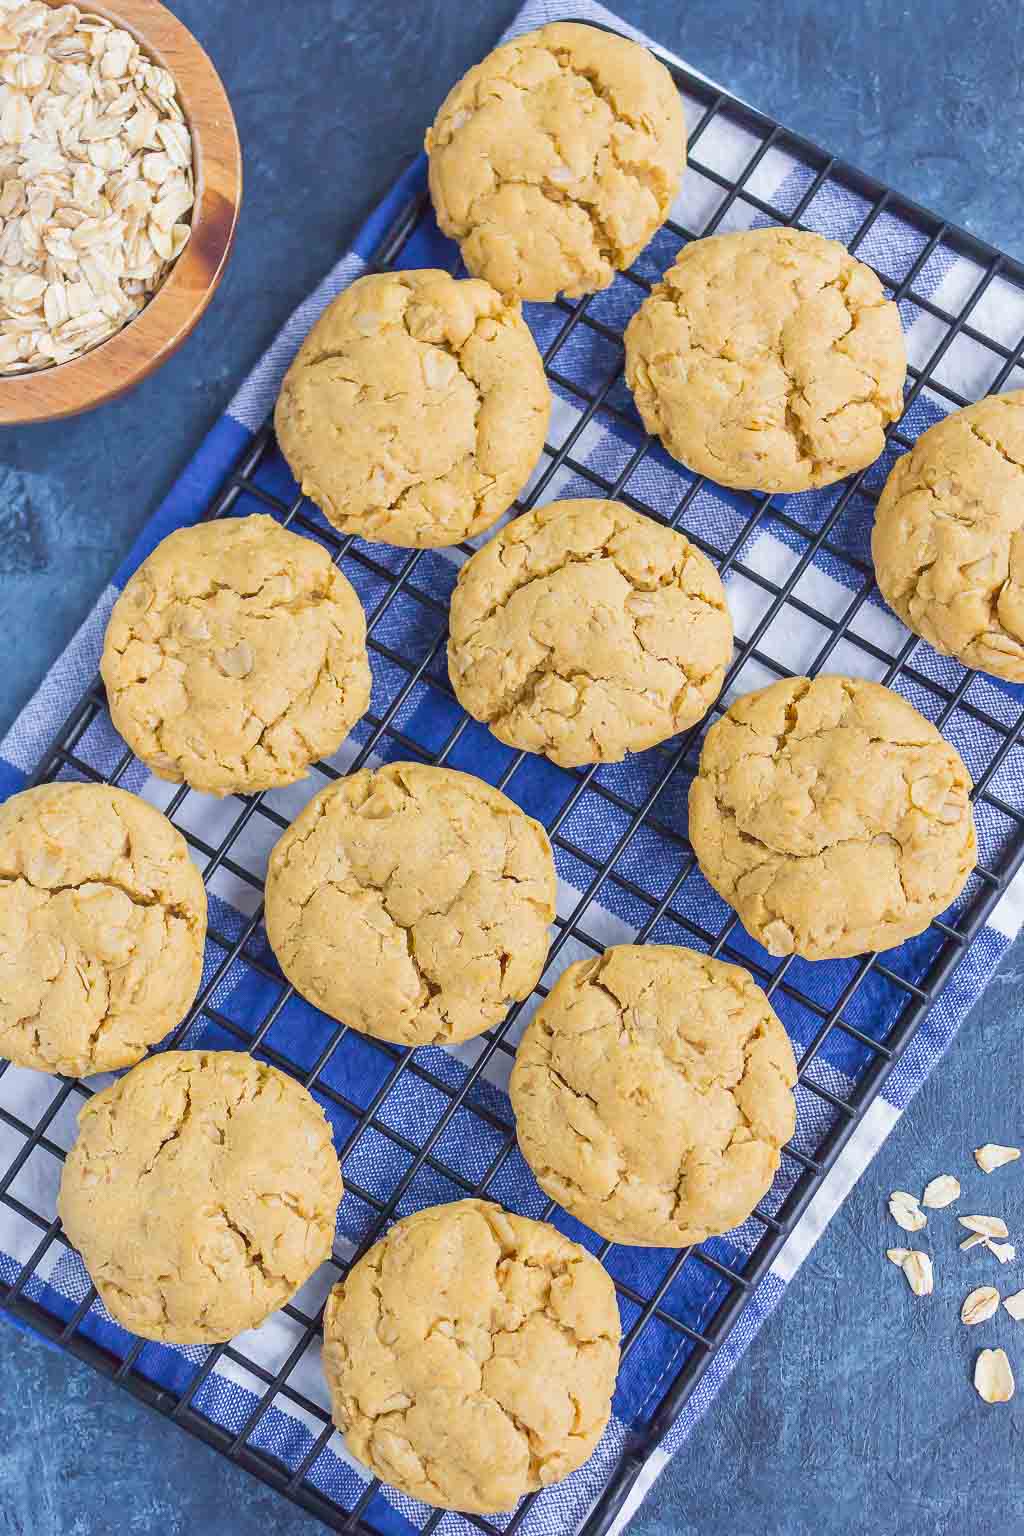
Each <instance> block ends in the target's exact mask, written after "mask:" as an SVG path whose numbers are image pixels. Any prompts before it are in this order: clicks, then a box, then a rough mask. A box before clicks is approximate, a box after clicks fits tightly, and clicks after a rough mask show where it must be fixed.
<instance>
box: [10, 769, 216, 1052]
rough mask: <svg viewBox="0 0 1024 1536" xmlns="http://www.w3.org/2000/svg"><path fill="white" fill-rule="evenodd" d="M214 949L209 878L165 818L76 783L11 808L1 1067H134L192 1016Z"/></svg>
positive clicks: (13, 802)
mask: <svg viewBox="0 0 1024 1536" xmlns="http://www.w3.org/2000/svg"><path fill="white" fill-rule="evenodd" d="M205 938H206V890H205V887H204V886H203V882H202V879H201V877H200V874H199V871H198V870H197V869H196V867H195V865H194V864H193V863H192V860H191V859H190V858H189V855H188V848H187V846H186V844H185V839H184V838H183V837H182V835H181V833H180V832H179V831H178V830H177V829H176V828H175V827H172V825H171V823H170V822H169V821H168V820H167V818H166V816H163V815H161V813H160V812H159V811H158V810H157V809H156V808H155V807H154V806H152V805H147V804H146V802H145V801H144V800H140V799H139V798H138V796H136V795H130V794H128V793H126V791H125V790H123V789H112V788H111V787H110V786H109V785H107V784H78V783H72V782H68V783H63V782H62V783H56V784H43V785H40V786H39V787H38V788H36V789H26V790H23V791H22V793H21V794H18V795H12V796H11V798H10V799H9V800H7V801H5V802H4V804H3V805H0V1055H2V1056H6V1057H7V1058H8V1060H10V1061H13V1062H15V1063H16V1065H18V1066H21V1067H35V1068H38V1069H39V1070H40V1071H45V1072H63V1073H66V1074H67V1075H68V1076H69V1077H85V1076H88V1075H89V1074H90V1073H92V1072H109V1071H113V1070H115V1069H116V1068H117V1067H127V1066H130V1065H131V1064H132V1062H135V1061H138V1060H139V1058H140V1057H142V1056H144V1055H145V1053H146V1049H147V1047H148V1046H150V1045H153V1044H154V1043H155V1042H156V1041H157V1040H160V1039H162V1037H163V1036H164V1035H166V1034H167V1032H168V1030H171V1029H173V1028H174V1026H175V1025H176V1024H179V1023H180V1022H181V1020H182V1018H183V1017H184V1015H185V1014H186V1013H187V1012H188V1009H189V1006H190V1004H191V1003H192V1000H193V998H194V997H195V995H196V988H197V987H198V985H199V980H200V977H201V975H202V969H203V944H204V941H205Z"/></svg>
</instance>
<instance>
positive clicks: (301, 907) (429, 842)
mask: <svg viewBox="0 0 1024 1536" xmlns="http://www.w3.org/2000/svg"><path fill="white" fill-rule="evenodd" d="M266 904H267V907H266V922H267V936H268V938H269V940H270V944H271V947H272V948H273V950H274V953H275V954H276V956H277V958H278V961H279V962H280V965H281V967H282V969H283V971H284V972H285V975H286V976H287V977H288V980H289V981H290V982H291V983H292V984H293V986H295V987H296V988H297V989H298V991H299V992H301V993H302V995H303V997H306V998H308V999H309V1000H310V1002H312V1003H314V1004H315V1005H316V1006H317V1007H318V1008H322V1009H324V1010H325V1011H326V1012H327V1013H330V1014H332V1015H333V1016H334V1017H335V1018H338V1019H341V1020H342V1022H343V1023H345V1024H348V1025H350V1026H351V1027H352V1028H353V1029H357V1030H360V1031H362V1033H364V1034H368V1035H374V1036H376V1037H377V1038H378V1039H382V1040H392V1041H394V1042H396V1043H397V1044H399V1045H428V1044H440V1043H446V1044H452V1043H454V1042H455V1041H459V1040H466V1039H468V1038H469V1037H470V1036H472V1035H478V1034H479V1033H480V1032H481V1030H484V1029H490V1028H493V1027H494V1026H495V1025H496V1024H499V1023H500V1022H501V1020H502V1019H503V1018H504V1016H505V1013H506V1011H507V1009H508V1007H509V1005H510V1003H512V1002H513V1000H515V999H517V998H524V997H528V996H529V994H530V992H531V990H532V988H533V986H534V985H535V983H536V982H537V980H538V978H539V976H540V974H541V971H542V970H543V969H544V962H545V960H546V959H547V953H548V925H549V924H550V923H551V922H552V921H553V920H554V916H555V866H554V860H553V858H552V856H551V846H550V844H549V843H548V839H547V835H546V834H545V832H544V829H543V827H541V826H540V825H539V823H538V822H536V821H533V820H532V818H531V817H529V816H527V815H525V814H524V813H523V812H522V811H521V810H520V809H519V807H518V806H517V805H515V804H514V803H513V801H511V800H509V799H507V798H506V797H505V796H504V795H503V794H500V793H499V791H498V790H496V789H492V788H491V786H490V785H489V784H485V783H484V782H483V781H482V780H480V779H476V778H473V777H472V775H470V774H467V773H456V772H455V771H454V770H453V769H450V768H432V767H428V766H427V765H425V764H421V763H391V764H389V765H388V766H387V767H385V768H379V769H377V770H376V771H371V770H369V769H364V770H363V771H362V772H361V773H356V774H352V775H350V776H349V777H348V778H345V779H341V780H340V781H339V782H338V783H336V784H332V785H330V786H329V787H328V788H327V789H325V790H322V791H321V793H320V794H318V795H316V796H314V798H313V799H312V800H311V801H310V803H309V805H307V806H306V808H305V810H304V811H303V812H302V814H301V816H299V817H298V819H297V820H296V821H295V822H293V824H292V825H291V826H290V827H289V828H288V831H287V832H286V833H285V834H284V836H283V837H282V838H281V840H280V842H279V843H278V844H277V846H276V848H275V849H274V851H273V853H272V854H271V858H270V867H269V870H268V873H267V886H266Z"/></svg>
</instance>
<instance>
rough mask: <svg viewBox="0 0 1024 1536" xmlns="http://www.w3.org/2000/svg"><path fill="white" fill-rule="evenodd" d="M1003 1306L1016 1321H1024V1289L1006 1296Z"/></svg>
mask: <svg viewBox="0 0 1024 1536" xmlns="http://www.w3.org/2000/svg"><path fill="white" fill-rule="evenodd" d="M1003 1306H1004V1307H1005V1308H1006V1310H1007V1312H1009V1314H1010V1316H1011V1317H1012V1318H1013V1320H1014V1322H1015V1323H1024V1291H1017V1292H1015V1294H1014V1295H1013V1296H1004V1297H1003Z"/></svg>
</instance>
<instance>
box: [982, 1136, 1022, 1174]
mask: <svg viewBox="0 0 1024 1536" xmlns="http://www.w3.org/2000/svg"><path fill="white" fill-rule="evenodd" d="M1018 1157H1020V1147H1000V1146H999V1145H998V1144H997V1143H996V1142H993V1141H987V1142H986V1143H985V1145H984V1146H983V1147H978V1149H977V1150H976V1152H975V1154H974V1161H975V1162H976V1163H977V1165H978V1167H979V1168H980V1169H981V1171H982V1173H995V1171H996V1169H997V1168H1002V1167H1004V1166H1005V1164H1006V1163H1015V1162H1016V1161H1017V1159H1018Z"/></svg>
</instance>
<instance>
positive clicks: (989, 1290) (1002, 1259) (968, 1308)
mask: <svg viewBox="0 0 1024 1536" xmlns="http://www.w3.org/2000/svg"><path fill="white" fill-rule="evenodd" d="M1020 1155H1021V1154H1020V1149H1019V1148H1018V1147H1003V1146H998V1145H996V1144H995V1143H993V1142H986V1144H985V1146H983V1147H978V1148H977V1149H976V1151H975V1153H974V1160H975V1162H976V1163H977V1165H978V1167H979V1168H980V1169H981V1171H982V1173H995V1172H996V1170H997V1169H999V1168H1004V1167H1006V1165H1007V1164H1008V1163H1015V1162H1017V1161H1018V1160H1019V1158H1020ZM961 1193H962V1191H961V1188H960V1181H959V1179H957V1178H954V1176H953V1175H952V1174H951V1173H942V1174H939V1176H938V1178H934V1179H932V1180H931V1182H930V1183H929V1184H928V1185H927V1186H926V1188H925V1191H924V1194H923V1195H922V1196H921V1198H920V1200H919V1199H918V1198H917V1196H916V1195H914V1194H911V1193H909V1192H908V1191H907V1190H905V1189H894V1190H893V1192H892V1194H891V1195H890V1196H889V1202H888V1204H889V1215H890V1216H891V1217H892V1219H893V1221H894V1222H895V1223H896V1225H897V1226H899V1227H902V1228H903V1230H904V1232H920V1231H922V1230H923V1229H924V1228H925V1227H926V1226H927V1225H928V1216H927V1214H926V1210H925V1208H928V1209H930V1210H936V1211H941V1210H944V1209H945V1208H946V1207H947V1206H949V1205H952V1204H954V1202H955V1201H957V1200H959V1199H960V1196H961ZM957 1221H958V1223H959V1225H960V1226H961V1227H964V1228H966V1230H967V1232H968V1234H969V1235H968V1236H967V1237H966V1238H964V1239H963V1240H962V1241H961V1242H960V1248H961V1249H963V1250H965V1251H969V1250H970V1249H973V1248H980V1249H982V1250H983V1251H985V1252H987V1253H989V1254H990V1255H991V1256H992V1258H994V1259H998V1261H999V1263H1000V1264H1011V1263H1012V1262H1013V1261H1014V1260H1015V1259H1016V1257H1017V1249H1016V1246H1015V1245H1014V1244H1013V1243H1008V1242H1002V1241H999V1239H1002V1238H1007V1237H1009V1235H1010V1234H1009V1229H1008V1228H1007V1225H1006V1222H1005V1221H1004V1220H1003V1218H1002V1217H1001V1216H958V1217H957ZM886 1257H887V1258H888V1259H890V1260H891V1261H892V1263H893V1264H895V1265H896V1267H897V1268H898V1269H901V1270H902V1271H903V1275H904V1278H905V1279H906V1282H907V1284H908V1285H909V1286H910V1289H911V1290H912V1291H913V1293H914V1295H915V1296H930V1295H931V1294H932V1292H933V1290H934V1289H935V1270H934V1266H933V1263H932V1259H931V1257H930V1255H929V1254H927V1253H925V1252H923V1251H922V1250H921V1249H919V1248H887V1249H886ZM1000 1301H1002V1306H1003V1308H1004V1310H1005V1311H1006V1312H1007V1313H1008V1314H1009V1316H1010V1317H1011V1318H1012V1319H1013V1321H1014V1322H1015V1323H1019V1322H1024V1290H1020V1291H1017V1292H1015V1293H1014V1294H1013V1295H1011V1296H1004V1297H1000V1294H999V1291H998V1290H997V1289H996V1287H995V1286H994V1285H980V1286H978V1287H976V1289H974V1290H973V1291H971V1292H970V1293H969V1294H968V1295H967V1296H966V1297H965V1299H964V1302H963V1305H962V1306H961V1308H960V1321H961V1322H962V1323H963V1324H964V1325H965V1326H966V1327H968V1328H976V1327H978V1326H979V1324H982V1323H987V1322H990V1321H991V1320H992V1319H993V1318H996V1317H997V1314H998V1313H999V1306H1000ZM974 1387H975V1391H976V1392H977V1394H978V1396H979V1397H980V1398H981V1399H982V1400H983V1401H984V1402H986V1403H1008V1402H1009V1401H1010V1399H1011V1398H1012V1397H1013V1395H1014V1391H1015V1390H1016V1384H1015V1382H1014V1378H1013V1370H1012V1367H1011V1365H1010V1362H1009V1359H1008V1358H1007V1355H1006V1351H1005V1350H1003V1349H983V1350H981V1352H980V1353H979V1355H978V1357H977V1359H976V1361H975V1366H974Z"/></svg>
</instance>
